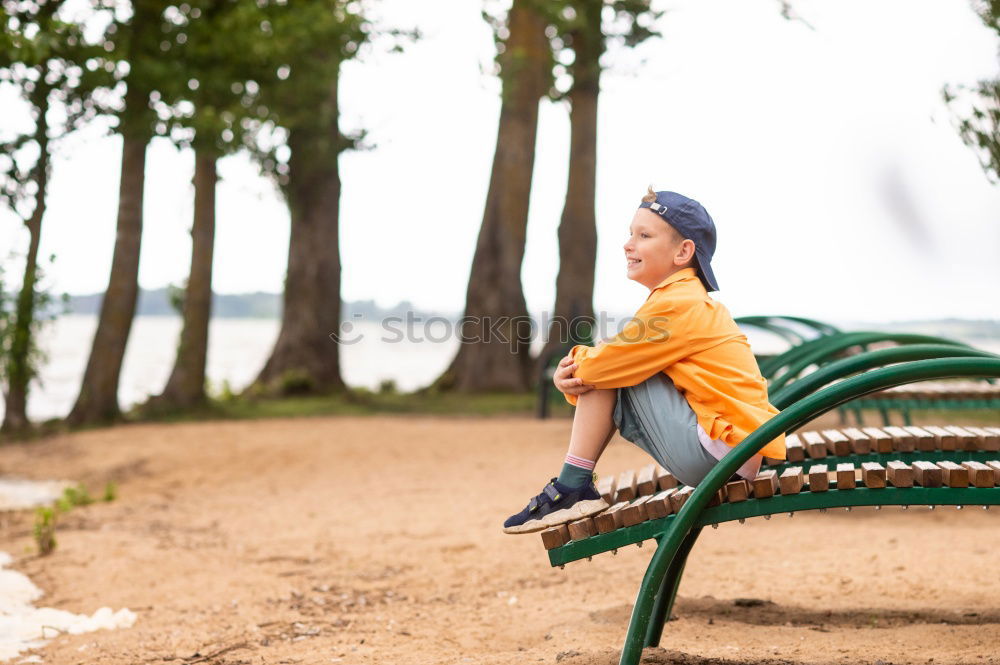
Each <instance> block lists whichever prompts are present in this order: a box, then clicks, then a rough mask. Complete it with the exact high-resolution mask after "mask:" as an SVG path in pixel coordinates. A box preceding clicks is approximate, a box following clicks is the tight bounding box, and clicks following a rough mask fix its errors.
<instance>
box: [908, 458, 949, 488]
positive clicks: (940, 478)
mask: <svg viewBox="0 0 1000 665" xmlns="http://www.w3.org/2000/svg"><path fill="white" fill-rule="evenodd" d="M911 466H912V468H913V480H914V481H915V482H916V483H917V484H918V485H921V486H923V487H941V484H942V483H943V482H944V474H943V473H942V472H941V467H939V466H938V465H937V464H934V463H933V462H914V463H913V464H912V465H911Z"/></svg>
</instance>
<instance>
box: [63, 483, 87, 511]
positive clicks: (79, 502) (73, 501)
mask: <svg viewBox="0 0 1000 665" xmlns="http://www.w3.org/2000/svg"><path fill="white" fill-rule="evenodd" d="M92 503H94V499H93V497H91V496H90V492H88V491H87V488H86V487H85V486H84V485H83V484H77V485H74V486H71V487H67V488H66V489H64V490H63V495H62V497H60V498H59V500H58V501H57V502H56V505H57V506H58V507H59V510H60V511H61V512H64V513H68V512H69V511H70V510H72V509H73V508H75V507H77V506H89V505H90V504H92Z"/></svg>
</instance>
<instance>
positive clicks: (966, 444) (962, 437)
mask: <svg viewBox="0 0 1000 665" xmlns="http://www.w3.org/2000/svg"><path fill="white" fill-rule="evenodd" d="M944 428H945V429H946V430H948V431H949V432H951V433H952V434H954V435H955V436H956V437H958V450H978V449H979V437H978V436H976V435H975V434H973V433H972V432H970V431H969V430H967V429H965V428H964V427H959V426H958V425H945V426H944Z"/></svg>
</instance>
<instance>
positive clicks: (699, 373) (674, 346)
mask: <svg viewBox="0 0 1000 665" xmlns="http://www.w3.org/2000/svg"><path fill="white" fill-rule="evenodd" d="M570 353H572V354H573V360H574V362H576V363H577V364H578V365H579V367H578V368H577V370H576V372H575V374H574V376H576V377H577V378H580V379H583V382H584V383H586V384H589V385H592V386H594V387H595V388H623V387H625V386H634V385H637V384H640V383H642V382H643V381H645V380H646V379H648V378H649V377H651V376H653V375H654V374H656V373H657V372H663V373H664V374H666V375H667V376H669V377H670V379H671V380H672V381H673V382H674V385H675V386H677V389H678V390H679V391H680V393H681V394H682V395H684V397H685V398H686V399H687V401H688V404H690V405H691V410H692V411H694V414H695V416H696V417H697V419H698V423H699V424H700V425H701V426H702V428H703V429H704V430H705V432H706V433H708V436H709V437H710V438H712V439H720V440H722V441H723V442H724V443H726V444H727V445H729V446H730V447H732V446H736V445H737V444H739V443H740V442H741V441H743V439H745V438H746V437H747V435H749V434H750V432H752V431H753V430H755V429H756V428H757V427H759V426H760V425H761V424H762V423H764V422H765V421H767V420H769V419H770V418H771V417H772V416H774V415H776V414H777V413H778V410H777V409H776V408H774V407H773V406H772V405H771V404H770V402H768V401H767V380H766V379H764V377H763V376H761V373H760V368H759V367H758V366H757V360H756V359H755V358H754V356H753V352H752V351H751V350H750V344H749V342H747V338H746V335H744V334H743V333H742V332H741V331H740V329H739V328H738V327H737V325H736V322H735V321H733V317H732V316H731V315H730V314H729V310H728V309H726V307H725V305H723V304H722V303H719V302H716V301H715V300H712V298H710V297H709V295H708V293H707V292H706V291H705V287H704V286H703V285H702V283H701V280H700V279H698V275H697V274H696V273H695V269H694V268H684V269H682V270H678V271H677V272H675V273H674V274H672V275H670V276H669V277H667V278H666V279H665V280H663V281H662V282H660V283H659V284H658V285H657V286H656V287H655V288H654V289H653V290H652V291H651V292H650V294H649V297H648V298H647V299H646V302H645V303H644V304H643V305H642V307H640V308H639V311H638V312H636V313H635V317H633V319H632V320H631V321H629V322H628V323H627V324H626V325H625V326H624V327H623V328H622V332H621V333H619V334H618V335H616V336H614V337H612V338H611V339H610V340H608V341H607V342H606V343H604V344H599V345H597V346H594V347H591V346H583V345H577V346H574V347H573V349H572V351H571V352H570ZM566 399H567V400H568V401H569V403H570V404H576V397H575V396H573V395H566ZM760 452H761V453H762V454H763V455H764V456H766V457H771V458H774V459H785V435H784V434H782V435H781V436H780V437H778V438H776V439H774V440H773V441H770V442H769V443H768V444H767V445H766V446H764V448H763V449H761V451H760Z"/></svg>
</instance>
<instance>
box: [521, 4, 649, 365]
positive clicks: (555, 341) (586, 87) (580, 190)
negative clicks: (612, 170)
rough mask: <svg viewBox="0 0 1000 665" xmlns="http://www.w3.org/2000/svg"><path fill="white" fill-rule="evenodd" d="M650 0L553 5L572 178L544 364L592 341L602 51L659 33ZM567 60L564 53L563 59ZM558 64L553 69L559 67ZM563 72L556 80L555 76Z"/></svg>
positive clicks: (562, 222) (554, 42)
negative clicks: (568, 347)
mask: <svg viewBox="0 0 1000 665" xmlns="http://www.w3.org/2000/svg"><path fill="white" fill-rule="evenodd" d="M650 4H651V2H650V0H603V1H602V2H591V1H589V0H563V2H560V3H552V4H550V5H549V7H550V20H551V25H552V26H553V27H554V28H555V30H553V32H554V33H555V36H554V37H553V39H552V42H551V43H552V48H553V51H554V52H555V53H557V54H559V53H566V52H567V51H570V52H571V56H570V57H571V58H572V62H571V64H569V65H566V66H565V67H564V71H557V74H566V75H568V76H569V77H570V78H571V79H572V83H571V84H570V87H569V89H568V91H567V92H565V93H561V92H559V91H558V90H556V91H554V95H553V96H554V97H555V98H557V99H565V100H567V101H568V103H569V109H570V154H569V179H568V184H567V187H566V202H565V204H564V206H563V211H562V217H561V219H560V221H559V274H558V276H557V278H556V300H555V307H554V308H553V312H552V320H551V324H550V326H549V331H548V338H547V341H546V343H545V346H544V348H543V350H542V352H541V354H540V355H539V361H540V362H541V363H542V364H546V363H547V362H548V360H549V359H550V357H551V355H552V354H555V353H558V352H559V351H561V350H562V349H563V348H565V346H566V344H567V342H584V343H589V341H590V340H589V337H591V333H592V331H593V327H594V323H595V322H594V305H593V300H594V266H595V264H596V262H597V218H596V215H595V212H594V207H595V199H596V195H597V102H598V97H599V95H600V89H601V83H600V81H601V71H602V62H601V59H602V56H604V54H605V53H606V52H607V50H608V44H609V42H610V43H611V45H612V47H619V48H623V47H633V46H635V45H637V44H639V43H641V42H643V41H644V40H646V39H649V38H650V37H653V36H656V35H657V34H658V33H657V32H656V30H655V29H654V28H653V27H652V26H653V25H654V23H655V21H656V19H657V18H659V16H660V14H661V12H657V11H653V10H652V9H651V8H650ZM567 59H568V58H567ZM557 67H558V66H557ZM561 78H563V77H561V76H560V77H559V78H558V79H557V80H559V79H561Z"/></svg>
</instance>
